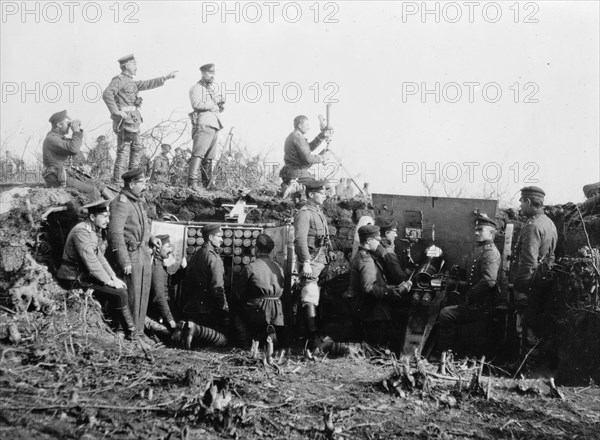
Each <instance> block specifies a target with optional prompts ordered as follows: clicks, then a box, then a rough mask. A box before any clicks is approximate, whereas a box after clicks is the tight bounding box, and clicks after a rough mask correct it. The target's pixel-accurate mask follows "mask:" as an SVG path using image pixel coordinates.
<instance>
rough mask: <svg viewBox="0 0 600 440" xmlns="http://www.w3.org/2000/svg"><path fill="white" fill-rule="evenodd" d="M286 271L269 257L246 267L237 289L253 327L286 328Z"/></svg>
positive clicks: (260, 257)
mask: <svg viewBox="0 0 600 440" xmlns="http://www.w3.org/2000/svg"><path fill="white" fill-rule="evenodd" d="M283 284H284V277H283V269H282V268H281V266H279V264H277V263H276V262H274V261H271V259H270V258H269V257H268V256H259V257H258V258H257V259H256V261H253V262H252V263H250V264H248V265H246V266H244V269H243V270H242V276H241V278H240V283H239V286H238V296H239V298H238V301H239V303H240V304H241V305H242V309H243V312H244V320H245V321H246V322H247V323H248V324H249V325H250V327H260V326H262V327H264V326H266V325H268V324H271V325H275V326H283V306H282V304H281V300H280V298H281V295H282V294H283Z"/></svg>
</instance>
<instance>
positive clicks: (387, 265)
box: [375, 218, 408, 284]
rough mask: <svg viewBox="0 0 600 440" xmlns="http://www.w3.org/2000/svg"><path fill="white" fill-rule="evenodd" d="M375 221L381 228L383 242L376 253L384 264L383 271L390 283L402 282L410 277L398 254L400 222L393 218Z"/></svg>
mask: <svg viewBox="0 0 600 440" xmlns="http://www.w3.org/2000/svg"><path fill="white" fill-rule="evenodd" d="M375 223H376V224H377V226H379V228H380V234H381V242H380V244H379V246H378V247H377V249H376V250H375V255H376V256H377V257H378V258H380V260H381V263H382V264H383V271H384V273H385V276H386V278H387V282H388V283H390V284H400V283H401V282H403V281H406V280H407V279H408V276H407V275H406V273H405V272H404V270H403V269H402V266H401V265H400V261H399V260H398V256H397V255H396V248H395V244H394V242H395V240H396V237H398V223H397V222H396V221H395V220H394V219H393V218H378V219H376V221H375Z"/></svg>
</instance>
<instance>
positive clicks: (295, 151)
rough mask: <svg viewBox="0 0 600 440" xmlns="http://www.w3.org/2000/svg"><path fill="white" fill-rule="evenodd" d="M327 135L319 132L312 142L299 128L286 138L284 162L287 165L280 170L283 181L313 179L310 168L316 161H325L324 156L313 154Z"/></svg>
mask: <svg viewBox="0 0 600 440" xmlns="http://www.w3.org/2000/svg"><path fill="white" fill-rule="evenodd" d="M323 139H325V137H324V136H323V135H322V134H319V135H318V136H317V137H316V138H314V139H313V140H312V142H310V143H309V142H308V140H306V138H305V137H304V135H303V134H302V133H301V132H300V131H299V130H294V131H293V132H291V133H290V134H289V136H288V137H287V138H286V140H285V144H284V147H283V162H284V164H285V166H284V167H283V168H282V169H281V171H280V172H279V177H281V179H282V180H283V183H289V182H290V180H291V179H298V181H299V182H300V183H302V180H303V179H305V180H306V179H312V176H311V175H310V174H309V172H308V169H309V168H310V166H311V165H313V164H315V163H321V162H323V157H322V156H319V155H317V154H311V152H312V151H314V150H315V149H316V148H317V147H318V146H319V145H321V142H323Z"/></svg>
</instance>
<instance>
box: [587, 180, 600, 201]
mask: <svg viewBox="0 0 600 440" xmlns="http://www.w3.org/2000/svg"><path fill="white" fill-rule="evenodd" d="M594 193H600V182H598V183H590V184H589V185H584V186H583V194H584V195H585V198H586V199H589V198H590V197H592V195H593V194H594Z"/></svg>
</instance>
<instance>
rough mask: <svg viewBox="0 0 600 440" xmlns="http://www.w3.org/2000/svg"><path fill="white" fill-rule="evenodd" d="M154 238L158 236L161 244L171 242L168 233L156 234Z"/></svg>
mask: <svg viewBox="0 0 600 440" xmlns="http://www.w3.org/2000/svg"><path fill="white" fill-rule="evenodd" d="M156 238H158V239H159V240H160V242H161V243H162V244H167V243H171V237H170V236H169V234H163V235H157V236H156Z"/></svg>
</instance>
